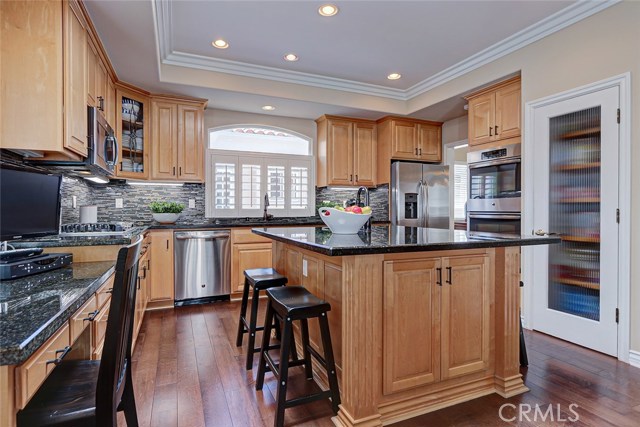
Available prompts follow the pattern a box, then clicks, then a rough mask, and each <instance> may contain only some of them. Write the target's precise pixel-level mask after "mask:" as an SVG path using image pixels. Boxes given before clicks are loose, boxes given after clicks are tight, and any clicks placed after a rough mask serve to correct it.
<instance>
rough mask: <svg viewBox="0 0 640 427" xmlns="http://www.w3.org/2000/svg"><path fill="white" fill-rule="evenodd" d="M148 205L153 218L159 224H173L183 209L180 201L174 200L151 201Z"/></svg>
mask: <svg viewBox="0 0 640 427" xmlns="http://www.w3.org/2000/svg"><path fill="white" fill-rule="evenodd" d="M149 207H150V208H151V214H152V215H153V219H155V220H156V221H158V222H159V223H161V224H173V223H174V222H176V221H177V220H178V218H180V213H182V210H183V209H184V205H183V204H182V203H176V202H152V203H151V204H150V205H149Z"/></svg>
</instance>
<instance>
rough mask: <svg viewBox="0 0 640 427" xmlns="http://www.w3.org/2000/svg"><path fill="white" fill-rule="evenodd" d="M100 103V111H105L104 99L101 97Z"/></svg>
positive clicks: (99, 98)
mask: <svg viewBox="0 0 640 427" xmlns="http://www.w3.org/2000/svg"><path fill="white" fill-rule="evenodd" d="M98 102H99V104H98V110H100V111H104V97H102V96H99V97H98Z"/></svg>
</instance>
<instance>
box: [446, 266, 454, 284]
mask: <svg viewBox="0 0 640 427" xmlns="http://www.w3.org/2000/svg"><path fill="white" fill-rule="evenodd" d="M447 283H448V284H450V285H453V283H452V282H451V267H447Z"/></svg>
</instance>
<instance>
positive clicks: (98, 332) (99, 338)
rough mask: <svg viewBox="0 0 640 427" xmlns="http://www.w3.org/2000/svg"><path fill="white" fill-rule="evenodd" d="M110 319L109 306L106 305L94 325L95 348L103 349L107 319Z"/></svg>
mask: <svg viewBox="0 0 640 427" xmlns="http://www.w3.org/2000/svg"><path fill="white" fill-rule="evenodd" d="M108 318H109V305H105V306H104V308H103V309H102V311H100V313H99V314H98V316H97V317H96V320H95V321H94V322H93V324H92V326H91V327H92V328H93V329H92V331H91V332H92V338H93V347H94V348H96V349H97V348H99V347H102V344H103V342H104V334H105V332H106V330H107V319H108Z"/></svg>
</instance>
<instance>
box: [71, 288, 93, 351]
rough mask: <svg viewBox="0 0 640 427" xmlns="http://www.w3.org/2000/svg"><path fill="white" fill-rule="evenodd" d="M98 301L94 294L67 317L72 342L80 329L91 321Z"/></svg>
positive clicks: (80, 331) (82, 329)
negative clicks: (69, 317)
mask: <svg viewBox="0 0 640 427" xmlns="http://www.w3.org/2000/svg"><path fill="white" fill-rule="evenodd" d="M97 309H98V303H97V300H96V297H95V296H92V297H91V298H89V300H88V301H87V302H86V303H84V305H83V306H82V307H80V308H79V309H78V311H76V313H75V314H74V315H73V316H71V319H69V335H70V340H69V342H71V343H72V344H73V343H74V342H75V340H76V339H77V338H78V337H79V336H80V334H81V333H82V331H84V329H85V328H86V327H87V326H88V325H90V324H91V322H93V320H94V319H95V316H96V315H97V314H98V311H97Z"/></svg>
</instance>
